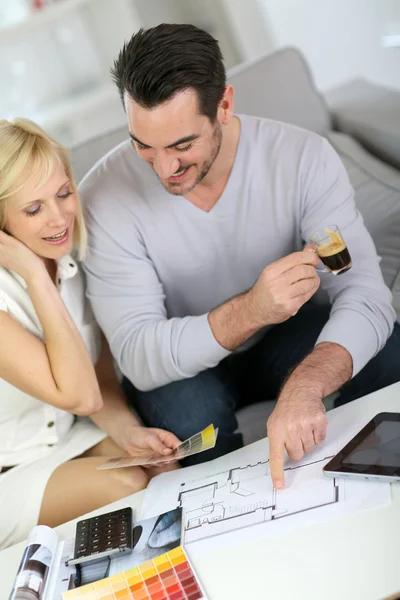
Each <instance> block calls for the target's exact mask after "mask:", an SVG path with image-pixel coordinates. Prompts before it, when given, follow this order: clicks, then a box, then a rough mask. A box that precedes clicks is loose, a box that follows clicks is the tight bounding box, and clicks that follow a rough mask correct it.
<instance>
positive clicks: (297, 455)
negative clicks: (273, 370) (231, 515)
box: [267, 390, 328, 489]
mask: <svg viewBox="0 0 400 600" xmlns="http://www.w3.org/2000/svg"><path fill="white" fill-rule="evenodd" d="M327 424H328V421H327V418H326V410H325V406H324V404H323V402H322V400H321V398H319V397H318V396H316V395H315V396H314V397H313V396H312V395H311V394H310V391H307V390H303V391H300V390H298V391H296V393H294V394H293V393H292V394H290V393H285V390H283V391H282V394H281V396H280V398H279V400H278V402H277V404H276V407H275V409H274V411H273V412H272V413H271V415H270V417H269V419H268V422H267V432H268V439H269V448H270V451H269V461H270V469H271V477H272V483H273V485H274V487H275V488H276V489H282V488H284V487H285V476H284V457H285V449H286V451H287V453H288V455H289V457H290V458H291V459H293V460H300V459H301V458H303V456H304V453H305V452H311V450H313V448H314V447H315V446H316V445H317V444H320V443H321V442H322V441H323V440H324V439H325V436H326V429H327Z"/></svg>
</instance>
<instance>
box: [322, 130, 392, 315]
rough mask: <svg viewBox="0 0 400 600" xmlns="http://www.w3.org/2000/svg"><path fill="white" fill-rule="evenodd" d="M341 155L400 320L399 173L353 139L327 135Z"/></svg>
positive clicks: (338, 135) (341, 134)
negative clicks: (398, 282)
mask: <svg viewBox="0 0 400 600" xmlns="http://www.w3.org/2000/svg"><path fill="white" fill-rule="evenodd" d="M327 137H328V139H329V141H330V142H331V144H332V146H333V147H334V148H335V149H336V151H337V152H338V153H339V155H340V157H341V159H342V161H343V163H344V166H345V167H346V170H347V173H348V175H349V178H350V181H351V184H352V185H353V187H354V190H355V201H356V205H357V207H358V209H359V210H360V212H361V214H362V216H363V218H364V221H365V225H366V227H367V229H368V231H369V232H370V233H371V235H372V238H373V240H374V242H375V245H376V248H377V251H378V254H379V255H380V256H381V258H382V261H381V268H382V273H383V277H384V279H385V282H386V284H387V285H388V286H389V288H390V289H391V290H392V293H393V295H394V306H395V308H396V311H397V319H398V320H399V321H400V290H399V287H400V285H399V284H397V285H396V286H395V285H394V284H395V281H396V280H398V279H399V273H400V172H399V171H397V169H394V168H393V167H390V166H389V165H387V164H385V163H384V162H382V161H381V160H379V159H377V158H375V157H374V156H372V155H371V154H369V152H367V151H366V150H365V149H364V148H363V147H362V146H361V145H360V144H358V143H357V142H356V141H355V140H354V139H353V138H351V137H350V136H348V135H346V134H344V133H337V132H329V133H328V135H327Z"/></svg>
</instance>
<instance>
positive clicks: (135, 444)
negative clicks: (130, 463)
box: [116, 425, 180, 457]
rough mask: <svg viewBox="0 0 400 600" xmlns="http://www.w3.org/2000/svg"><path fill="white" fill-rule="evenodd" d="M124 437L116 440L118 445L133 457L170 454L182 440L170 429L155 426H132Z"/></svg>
mask: <svg viewBox="0 0 400 600" xmlns="http://www.w3.org/2000/svg"><path fill="white" fill-rule="evenodd" d="M121 437H122V439H120V440H118V441H117V440H116V441H117V443H118V445H119V446H120V447H121V448H122V449H123V450H124V451H125V452H126V453H127V454H128V455H129V456H133V457H139V456H149V455H152V454H159V455H160V457H163V456H166V457H167V456H169V455H170V454H172V451H173V449H174V448H176V446H178V445H179V444H180V440H179V439H178V438H177V437H176V435H174V434H173V433H171V432H169V431H165V430H164V429H157V428H155V427H142V426H141V425H135V426H133V427H132V426H131V427H130V428H129V430H128V431H126V432H125V433H124V434H123V436H121Z"/></svg>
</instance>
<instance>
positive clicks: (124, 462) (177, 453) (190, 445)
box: [97, 424, 218, 470]
mask: <svg viewBox="0 0 400 600" xmlns="http://www.w3.org/2000/svg"><path fill="white" fill-rule="evenodd" d="M217 436H218V428H217V429H215V428H214V425H212V424H211V425H209V426H208V427H206V428H205V429H203V431H199V432H198V433H195V434H194V435H192V436H191V437H190V438H188V439H187V440H185V441H184V442H182V443H181V444H179V446H177V447H176V448H175V449H174V451H173V452H172V454H169V455H168V456H160V455H159V454H151V455H149V456H137V457H135V458H130V457H127V456H122V457H116V458H110V459H109V460H107V461H106V462H105V463H103V464H102V465H100V466H98V467H97V469H98V470H101V469H120V468H122V467H134V466H137V465H151V464H161V463H168V462H173V461H176V460H181V459H183V458H186V457H187V456H191V455H192V454H198V453H199V452H204V451H205V450H209V449H210V448H214V446H215V444H216V442H217Z"/></svg>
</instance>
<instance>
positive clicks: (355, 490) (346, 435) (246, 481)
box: [142, 412, 391, 554]
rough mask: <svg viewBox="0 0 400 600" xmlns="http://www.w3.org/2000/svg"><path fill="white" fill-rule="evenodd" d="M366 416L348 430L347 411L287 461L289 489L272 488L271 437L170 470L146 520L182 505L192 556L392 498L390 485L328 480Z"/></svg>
mask: <svg viewBox="0 0 400 600" xmlns="http://www.w3.org/2000/svg"><path fill="white" fill-rule="evenodd" d="M366 422H367V421H365V420H364V421H362V420H360V421H359V422H357V423H353V424H351V426H350V427H349V426H348V427H346V429H345V430H344V428H343V423H342V419H341V418H340V413H339V412H338V413H337V414H336V415H335V416H333V418H332V419H331V422H330V425H329V428H328V436H327V439H326V440H325V442H324V444H322V445H321V446H318V447H317V448H316V449H315V450H314V451H313V452H311V453H309V454H306V455H305V457H304V459H303V460H301V461H299V462H294V461H291V460H289V459H288V460H287V461H286V462H285V481H286V488H285V489H284V490H282V491H275V490H274V489H273V486H272V482H271V477H270V471H269V459H268V457H269V444H268V440H267V439H264V440H260V441H259V442H256V443H255V444H251V445H250V446H246V447H244V448H242V449H240V450H237V451H236V452H232V453H231V454H228V455H226V456H223V457H221V458H218V459H216V460H214V461H210V462H208V463H203V464H200V465H195V466H193V467H187V468H185V469H179V470H176V471H171V472H168V473H163V474H161V475H159V476H157V477H155V478H154V479H152V480H151V481H150V484H149V486H148V488H147V491H146V494H145V498H144V502H143V507H142V518H148V517H150V516H153V515H155V514H159V513H161V512H165V511H167V510H171V509H173V508H176V507H179V506H182V507H183V509H184V517H183V522H184V543H185V544H186V545H187V547H188V550H189V551H190V553H191V554H192V553H193V551H195V552H197V551H204V550H207V549H209V548H213V549H214V548H216V547H217V546H224V545H228V544H232V543H240V542H243V541H247V540H254V539H255V538H262V537H266V536H269V535H273V534H276V533H279V532H282V531H288V530H290V529H293V528H295V527H300V526H304V525H307V524H309V523H316V522H321V521H326V520H328V519H331V518H338V517H341V516H344V515H347V514H350V513H352V512H355V511H359V510H362V509H366V508H372V507H376V506H379V505H382V504H387V503H389V502H390V500H391V492H390V483H386V482H374V481H356V480H351V479H328V478H327V477H325V476H324V475H323V472H322V467H323V466H324V465H325V464H326V463H327V462H328V460H330V458H332V457H333V456H334V455H335V454H337V452H338V451H339V450H340V448H342V447H343V446H344V445H345V444H346V443H347V442H348V441H349V440H350V439H351V438H352V437H353V435H355V433H357V432H358V431H359V430H360V429H361V428H362V427H363V426H364V425H365V424H366ZM222 534H225V535H222Z"/></svg>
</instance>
